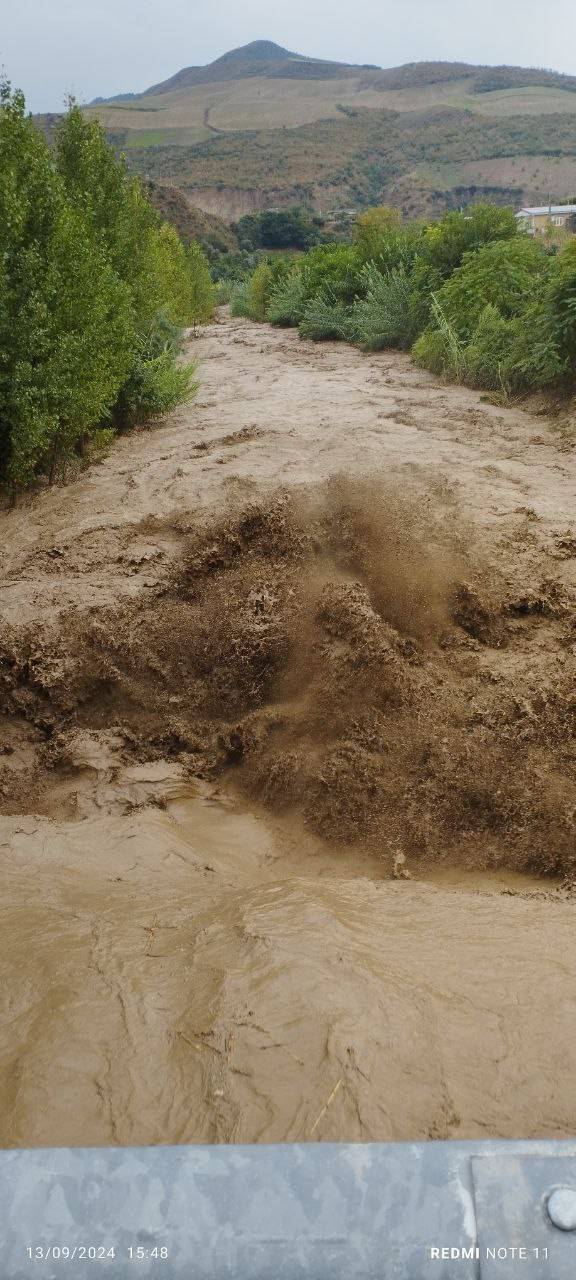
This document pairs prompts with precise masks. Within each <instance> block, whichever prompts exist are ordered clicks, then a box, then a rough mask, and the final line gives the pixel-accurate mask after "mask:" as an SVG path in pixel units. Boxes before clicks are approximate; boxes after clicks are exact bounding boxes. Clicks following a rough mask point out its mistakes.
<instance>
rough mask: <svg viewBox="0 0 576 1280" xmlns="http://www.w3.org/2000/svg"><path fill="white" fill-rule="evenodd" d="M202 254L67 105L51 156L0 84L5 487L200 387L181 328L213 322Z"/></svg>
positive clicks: (0, 455) (13, 95)
mask: <svg viewBox="0 0 576 1280" xmlns="http://www.w3.org/2000/svg"><path fill="white" fill-rule="evenodd" d="M212 307H213V300H212V283H211V279H210V275H209V271H208V266H207V263H206V260H205V258H204V255H203V254H202V251H201V250H200V248H199V246H197V245H194V244H193V245H191V246H190V248H188V249H187V248H185V246H184V245H183V243H182V241H181V240H180V238H179V236H178V235H177V233H176V231H175V230H174V228H173V227H171V226H169V225H168V224H167V223H162V222H161V220H160V218H159V216H158V215H157V214H156V212H155V211H154V209H153V208H152V206H151V205H150V203H149V202H148V200H147V198H146V196H145V194H144V191H143V188H142V186H141V184H140V182H139V181H138V180H137V179H134V178H130V177H129V176H128V174H127V173H126V171H125V168H124V165H123V164H122V163H121V162H120V161H118V160H117V159H116V158H115V156H114V154H113V152H112V151H111V149H110V147H109V146H108V144H107V142H106V140H105V137H104V134H103V132H102V130H101V128H100V126H99V124H98V123H96V122H87V121H86V120H85V118H84V116H83V114H82V112H81V111H80V110H79V109H78V108H77V107H76V106H74V105H71V107H70V109H69V111H68V113H67V114H66V116H65V117H63V119H62V120H61V122H60V124H59V126H58V130H57V136H56V144H55V149H54V150H52V151H51V150H49V148H48V146H47V143H46V141H45V139H44V137H43V136H42V135H41V134H40V133H39V131H38V130H37V129H36V127H35V125H34V123H33V121H32V119H31V118H30V117H29V116H27V115H26V110H25V102H24V99H23V96H22V94H20V93H18V92H12V91H11V89H10V87H9V86H8V85H6V84H3V85H2V86H1V87H0V484H2V486H3V487H5V488H8V489H9V490H11V491H12V492H15V491H16V490H17V489H19V488H21V487H22V486H24V485H26V484H29V483H30V482H31V481H32V480H34V478H35V477H37V476H39V475H49V476H51V477H52V476H54V474H55V473H56V471H57V470H59V469H60V468H62V467H63V466H64V465H65V464H66V462H67V461H69V460H71V459H73V458H75V457H78V456H79V455H80V454H85V453H86V451H90V450H91V449H92V450H93V449H94V448H95V447H96V448H97V447H101V446H102V444H103V443H104V442H105V441H106V440H107V439H108V438H109V436H110V434H111V432H113V431H114V430H119V429H122V428H123V427H126V426H129V425H130V424H131V423H133V422H135V421H137V420H143V419H145V418H152V417H155V416H157V415H159V414H162V413H164V412H165V411H166V410H168V409H170V408H172V407H173V405H174V404H176V403H178V402H179V401H180V400H182V399H185V398H187V397H189V396H190V395H191V394H192V393H193V391H194V388H195V381H194V369H193V367H191V366H188V367H182V366H180V365H179V364H178V362H177V359H176V357H177V354H178V351H179V349H180V341H181V330H182V327H183V326H185V325H192V324H195V323H197V322H200V321H202V320H206V319H208V318H209V316H210V315H211V312H212Z"/></svg>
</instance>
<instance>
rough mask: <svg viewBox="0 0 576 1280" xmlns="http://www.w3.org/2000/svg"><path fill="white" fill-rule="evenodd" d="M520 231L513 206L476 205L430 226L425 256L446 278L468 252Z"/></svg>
mask: <svg viewBox="0 0 576 1280" xmlns="http://www.w3.org/2000/svg"><path fill="white" fill-rule="evenodd" d="M517 234H518V227H517V225H516V218H515V216H514V211H513V210H512V209H501V208H499V207H498V206H497V205H494V204H477V205H473V206H471V208H469V209H468V210H466V212H464V213H460V212H451V213H447V214H445V215H444V217H443V218H442V220H441V221H440V222H437V223H434V224H433V225H432V226H430V227H428V228H427V229H426V231H425V233H424V237H423V243H422V250H421V253H422V257H423V258H424V259H425V261H426V262H427V263H428V265H429V266H430V267H432V268H433V269H435V271H436V272H437V273H438V275H439V277H440V278H443V279H446V278H447V277H448V276H450V275H451V274H452V272H453V271H455V270H456V268H457V267H459V266H460V263H461V262H462V259H463V257H464V254H465V253H469V252H471V251H473V250H474V249H480V248H481V247H482V245H484V244H489V243H490V242H491V241H492V240H511V239H513V238H514V237H515V236H517Z"/></svg>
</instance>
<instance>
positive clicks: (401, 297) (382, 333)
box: [354, 266, 423, 351]
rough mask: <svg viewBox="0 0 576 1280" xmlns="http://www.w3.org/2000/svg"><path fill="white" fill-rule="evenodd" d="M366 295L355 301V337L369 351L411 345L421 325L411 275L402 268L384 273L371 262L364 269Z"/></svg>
mask: <svg viewBox="0 0 576 1280" xmlns="http://www.w3.org/2000/svg"><path fill="white" fill-rule="evenodd" d="M366 278H367V282H368V290H367V294H366V297H365V298H364V299H363V300H362V301H360V302H357V303H356V306H355V308H354V319H355V321H356V329H357V341H358V342H359V343H360V344H361V346H363V347H366V348H367V349H368V350H370V351H379V350H380V349H381V348H382V347H401V348H407V347H411V346H412V343H413V342H414V340H415V338H416V337H417V335H418V333H419V331H420V329H421V327H422V320H423V315H422V307H421V305H420V298H419V295H418V293H416V292H415V291H414V288H413V284H412V280H411V277H410V276H409V275H407V274H406V272H405V271H389V272H387V273H386V274H385V275H382V274H381V272H380V271H379V270H378V269H377V268H376V267H374V266H371V267H368V268H367V271H366Z"/></svg>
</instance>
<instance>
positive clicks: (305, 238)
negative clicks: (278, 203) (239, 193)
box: [237, 206, 320, 250]
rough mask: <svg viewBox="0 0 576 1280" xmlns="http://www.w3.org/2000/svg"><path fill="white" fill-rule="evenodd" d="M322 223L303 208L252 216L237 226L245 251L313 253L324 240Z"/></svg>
mask: <svg viewBox="0 0 576 1280" xmlns="http://www.w3.org/2000/svg"><path fill="white" fill-rule="evenodd" d="M319 221H320V220H319V219H316V218H314V217H312V216H311V215H310V214H309V213H306V212H305V210H303V209H301V208H300V207H299V206H293V207H292V208H291V209H267V210H266V211H265V212H264V213H249V214H246V215H245V217H243V218H240V221H239V223H238V225H237V234H238V239H239V242H240V244H241V246H242V248H243V249H248V250H249V249H304V250H305V249H310V248H311V247H312V245H314V244H317V243H318V241H319V239H320V226H319Z"/></svg>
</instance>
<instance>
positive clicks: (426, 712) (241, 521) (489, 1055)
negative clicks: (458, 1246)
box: [0, 316, 576, 1146]
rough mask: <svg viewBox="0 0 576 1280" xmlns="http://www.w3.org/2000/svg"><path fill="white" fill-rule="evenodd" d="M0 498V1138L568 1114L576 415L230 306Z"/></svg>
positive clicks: (293, 1137) (392, 1132)
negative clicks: (3, 503)
mask: <svg viewBox="0 0 576 1280" xmlns="http://www.w3.org/2000/svg"><path fill="white" fill-rule="evenodd" d="M190 351H191V353H192V354H193V355H194V356H196V357H197V358H198V359H199V360H200V377H201V390H200V394H199V398H198V400H197V402H196V404H194V405H191V406H189V407H187V408H186V409H182V410H180V411H178V412H177V413H176V414H174V415H173V416H172V418H171V419H169V420H168V421H167V422H166V423H165V424H163V425H161V426H158V427H155V428H153V429H152V430H148V431H143V432H141V433H136V434H134V435H132V436H130V437H125V438H123V439H121V440H120V441H119V442H118V443H117V444H116V445H115V446H114V448H113V450H112V451H111V453H110V455H109V456H108V457H107V458H106V459H104V460H103V461H102V462H101V463H100V464H98V465H96V466H94V467H92V468H91V469H90V470H89V471H87V472H85V473H84V474H82V475H79V476H78V478H77V479H76V480H73V481H72V482H71V483H69V484H68V485H67V486H66V487H62V488H54V489H51V490H49V491H46V492H43V493H39V494H37V495H36V496H34V497H33V498H32V499H30V500H29V501H28V502H27V503H26V504H23V505H22V506H20V507H19V508H17V509H16V510H14V511H6V512H3V513H1V514H0V526H1V528H0V534H1V542H2V547H3V559H2V569H1V582H0V597H1V603H0V713H1V714H0V810H1V812H0V861H1V868H2V906H1V912H2V928H1V929H0V956H1V959H0V970H1V973H2V984H1V993H0V1029H1V1035H0V1143H1V1144H2V1145H4V1146H34V1145H60V1144H82V1145H92V1144H101V1143H104V1144H122V1145H125V1144H140V1143H174V1142H176V1143H178V1142H281V1141H335V1140H347V1141H355V1140H362V1141H369V1140H411V1139H414V1140H417V1139H428V1138H430V1139H433V1138H475V1137H477V1138H486V1137H491V1136H495V1137H505V1138H531V1137H544V1136H552V1137H562V1136H568V1135H573V1133H574V1132H575V1131H576V1094H575V1092H574V1088H573V1082H574V1079H575V1077H576V997H575V992H576V928H575V925H576V914H575V913H576V870H575V868H576V817H575V814H576V691H575V683H574V675H575V670H574V668H575V655H576V614H575V609H574V602H575V597H576V591H575V588H576V581H575V578H576V575H575V566H576V478H575V477H576V468H575V453H574V451H573V445H572V442H573V440H574V439H576V431H575V430H574V429H573V428H572V429H571V428H570V424H569V423H566V424H564V425H562V424H560V425H558V423H557V422H552V421H548V420H547V419H546V418H542V417H535V416H533V415H531V414H529V413H527V412H523V411H522V410H521V409H519V408H506V407H505V408H501V407H499V406H495V405H491V404H487V403H485V402H483V401H482V400H481V398H480V396H479V395H478V394H476V393H474V392H472V391H469V390H466V389H462V388H456V387H449V386H445V385H444V384H439V383H438V382H436V381H435V380H434V379H433V378H432V377H431V376H430V375H428V374H424V373H422V372H421V371H418V370H416V369H415V368H414V367H413V366H412V365H411V363H410V361H409V359H408V358H407V357H404V356H401V355H396V354H391V353H382V354H381V355H369V356H367V355H362V354H360V353H358V352H356V351H354V350H352V349H351V348H349V347H344V346H340V345H336V344H332V345H329V346H314V345H313V344H311V343H307V342H302V341H300V340H299V339H298V337H297V335H295V334H293V333H285V332H281V331H275V330H272V329H269V328H267V327H265V326H255V325H253V324H250V323H249V322H247V321H230V320H229V319H228V318H227V317H225V316H222V319H221V321H220V323H219V324H217V325H213V326H211V327H210V328H208V329H207V330H206V331H204V332H203V333H202V335H201V336H200V337H197V338H193V339H191V340H190Z"/></svg>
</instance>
